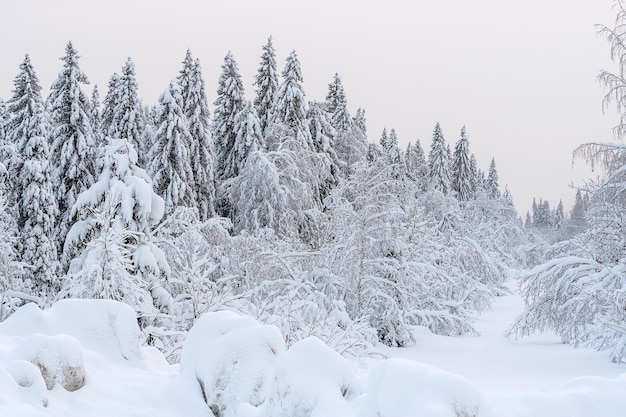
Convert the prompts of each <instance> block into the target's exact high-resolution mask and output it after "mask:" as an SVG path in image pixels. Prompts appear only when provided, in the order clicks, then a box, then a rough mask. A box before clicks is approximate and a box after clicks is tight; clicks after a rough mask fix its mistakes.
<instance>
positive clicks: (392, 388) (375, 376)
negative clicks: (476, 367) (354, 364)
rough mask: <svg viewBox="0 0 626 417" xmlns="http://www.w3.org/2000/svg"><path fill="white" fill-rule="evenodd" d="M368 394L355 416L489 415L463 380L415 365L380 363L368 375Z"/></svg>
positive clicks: (473, 389)
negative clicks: (358, 414) (363, 409)
mask: <svg viewBox="0 0 626 417" xmlns="http://www.w3.org/2000/svg"><path fill="white" fill-rule="evenodd" d="M368 391H369V392H368V394H367V399H366V400H365V412H364V413H362V414H360V416H359V417H411V416H433V417H434V416H437V417H458V416H468V417H469V416H471V417H484V416H492V414H491V412H490V411H488V410H486V405H485V402H484V400H483V398H482V396H481V395H480V393H479V392H478V391H477V390H476V389H475V388H474V387H473V386H472V385H471V384H470V383H469V382H468V381H466V380H465V379H464V378H462V377H460V376H457V375H455V374H451V373H448V372H444V371H441V370H439V369H437V368H434V367H432V366H429V365H426V364H423V363H419V362H414V361H409V360H404V359H389V360H386V361H384V362H382V363H380V364H379V365H378V366H376V367H375V368H374V369H372V370H371V372H370V375H369V389H368Z"/></svg>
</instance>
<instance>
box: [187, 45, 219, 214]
mask: <svg viewBox="0 0 626 417" xmlns="http://www.w3.org/2000/svg"><path fill="white" fill-rule="evenodd" d="M178 82H179V84H180V86H181V97H182V102H183V113H184V114H185V117H186V118H187V124H188V125H189V133H190V134H191V139H192V141H191V147H190V152H191V154H190V157H191V168H192V170H193V174H194V181H195V189H194V191H195V194H196V207H197V208H198V214H199V215H200V220H202V221H204V220H206V219H208V218H210V217H213V216H215V204H216V203H215V150H214V147H213V138H212V137H211V130H210V126H209V123H210V113H209V105H208V102H207V98H206V92H205V87H204V78H202V68H201V66H200V61H199V60H197V59H196V60H194V59H193V58H192V56H191V51H189V50H187V54H186V55H185V60H184V61H183V69H182V70H181V71H180V75H179V76H178Z"/></svg>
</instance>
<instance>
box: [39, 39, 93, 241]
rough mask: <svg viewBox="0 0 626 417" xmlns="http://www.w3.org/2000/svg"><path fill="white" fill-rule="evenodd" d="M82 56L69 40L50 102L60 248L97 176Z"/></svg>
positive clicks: (52, 155)
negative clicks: (77, 205)
mask: <svg viewBox="0 0 626 417" xmlns="http://www.w3.org/2000/svg"><path fill="white" fill-rule="evenodd" d="M78 58H79V55H78V53H77V52H76V50H75V49H74V47H73V46H72V43H71V42H69V43H68V44H67V47H66V48H65V56H64V57H63V58H61V60H62V61H63V69H62V70H61V72H60V73H59V75H58V77H57V79H56V81H55V82H54V83H53V84H52V88H51V92H50V96H49V98H48V101H49V103H50V111H51V114H50V118H51V121H52V129H51V132H50V143H51V147H50V161H52V163H53V164H54V166H53V167H52V182H53V184H54V187H55V191H56V199H57V202H58V205H59V219H58V222H57V227H56V230H55V241H56V243H57V245H58V247H61V246H62V245H63V243H64V242H65V236H66V234H67V231H68V230H69V226H70V225H69V224H68V218H69V211H70V209H71V207H72V206H73V205H74V202H75V201H76V198H77V197H78V195H79V194H80V193H82V192H83V191H85V190H87V189H88V188H89V187H91V185H92V184H93V182H94V176H95V138H94V133H93V130H92V127H91V122H90V116H89V114H90V106H89V98H88V97H87V95H86V94H85V93H84V92H83V91H82V89H81V84H88V83H89V80H88V79H87V76H86V75H85V74H84V73H83V72H82V71H81V70H80V67H79V65H78Z"/></svg>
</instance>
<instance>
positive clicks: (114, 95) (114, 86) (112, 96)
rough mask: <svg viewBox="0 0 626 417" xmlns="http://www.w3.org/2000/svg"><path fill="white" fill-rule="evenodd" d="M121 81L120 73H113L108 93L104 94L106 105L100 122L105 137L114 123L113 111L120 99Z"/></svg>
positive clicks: (104, 103)
mask: <svg viewBox="0 0 626 417" xmlns="http://www.w3.org/2000/svg"><path fill="white" fill-rule="evenodd" d="M119 83H120V75H119V74H118V73H114V74H113V75H111V78H109V84H108V85H107V94H106V96H104V102H103V105H104V106H103V109H102V117H101V120H102V121H101V124H100V131H101V132H102V135H103V137H106V136H107V135H108V134H109V129H110V128H111V125H112V124H113V113H114V111H115V109H116V108H117V107H118V101H119Z"/></svg>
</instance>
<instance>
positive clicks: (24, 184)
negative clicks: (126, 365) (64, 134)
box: [7, 55, 59, 300]
mask: <svg viewBox="0 0 626 417" xmlns="http://www.w3.org/2000/svg"><path fill="white" fill-rule="evenodd" d="M8 108H9V111H10V112H11V114H12V117H11V120H10V122H9V124H8V126H7V127H8V129H7V130H8V132H7V136H8V137H9V138H10V141H11V142H12V143H14V144H15V145H16V151H17V155H19V159H20V162H21V163H20V165H19V167H18V169H17V184H18V189H19V199H18V213H19V217H18V227H19V234H20V246H21V260H22V262H24V263H25V264H26V265H28V268H27V269H26V270H25V271H24V279H25V280H26V281H28V282H30V286H31V288H32V290H31V291H32V293H33V294H36V295H38V296H41V297H42V298H43V299H46V300H50V299H52V298H54V297H55V296H56V293H57V291H58V290H59V283H58V277H57V274H58V272H59V265H58V258H57V248H56V245H55V243H54V241H53V236H52V235H53V232H54V227H55V221H56V215H57V205H56V200H55V198H54V193H53V189H52V183H51V182H50V171H49V167H48V139H47V135H48V124H47V120H46V114H45V110H44V103H43V99H42V98H41V86H40V85H39V79H38V78H37V75H36V74H35V70H34V69H33V66H32V64H31V62H30V58H29V57H28V55H26V57H25V58H24V62H23V63H22V64H21V65H20V72H19V74H18V75H17V76H16V77H15V81H14V90H13V97H12V98H11V100H10V101H9V102H8Z"/></svg>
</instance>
